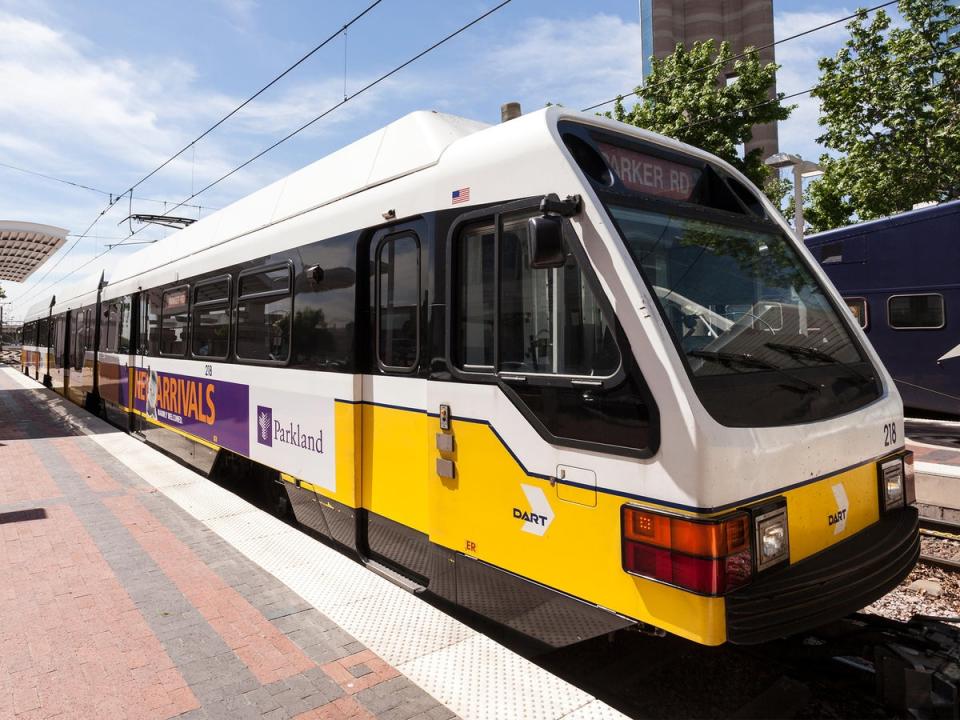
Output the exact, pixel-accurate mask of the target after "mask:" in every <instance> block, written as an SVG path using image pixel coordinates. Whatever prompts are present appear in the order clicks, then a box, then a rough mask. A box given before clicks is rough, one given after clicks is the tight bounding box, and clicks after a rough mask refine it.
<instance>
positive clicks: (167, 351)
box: [160, 286, 190, 357]
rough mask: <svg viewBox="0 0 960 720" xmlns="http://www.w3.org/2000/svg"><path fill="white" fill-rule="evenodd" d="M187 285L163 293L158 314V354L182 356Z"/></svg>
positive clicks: (183, 351)
mask: <svg viewBox="0 0 960 720" xmlns="http://www.w3.org/2000/svg"><path fill="white" fill-rule="evenodd" d="M189 291H190V289H189V288H188V287H187V286H183V287H178V288H172V289H170V290H167V291H166V292H164V293H163V305H162V306H163V312H162V314H161V316H160V354H161V355H176V356H179V357H182V356H183V354H184V353H185V352H186V349H187V319H188V317H189V315H188V312H187V297H188V293H189Z"/></svg>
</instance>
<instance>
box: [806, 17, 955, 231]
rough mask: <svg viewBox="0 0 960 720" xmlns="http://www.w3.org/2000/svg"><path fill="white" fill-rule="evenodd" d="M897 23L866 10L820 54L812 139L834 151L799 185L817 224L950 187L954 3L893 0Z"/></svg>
mask: <svg viewBox="0 0 960 720" xmlns="http://www.w3.org/2000/svg"><path fill="white" fill-rule="evenodd" d="M899 8H900V12H901V13H902V15H903V17H904V20H905V25H904V26H903V27H891V19H890V16H889V15H887V14H886V13H885V12H884V11H883V10H881V11H879V12H878V13H877V14H876V15H875V16H874V17H873V20H872V21H869V22H868V18H867V13H866V12H865V11H862V10H861V11H860V14H859V17H857V18H856V19H855V20H853V21H852V22H851V23H850V25H849V26H848V28H847V29H848V30H849V32H850V39H849V40H848V41H847V42H846V44H845V45H844V47H843V48H842V49H841V50H840V51H839V52H838V53H837V54H836V56H835V57H831V58H824V59H822V60H821V61H820V81H819V83H818V84H817V86H816V88H815V89H814V91H813V95H814V96H815V97H817V98H819V99H820V101H821V103H822V115H821V117H820V125H822V126H823V127H824V128H825V132H824V133H823V134H822V135H821V136H820V137H818V138H817V142H819V143H821V144H823V145H824V146H825V147H827V148H829V149H831V150H834V151H836V152H837V153H839V156H838V157H832V158H831V157H826V156H824V157H823V158H822V160H821V162H820V164H821V165H823V167H824V170H825V174H824V176H823V178H822V179H821V180H820V181H818V182H816V183H813V185H812V186H811V188H810V192H809V201H810V210H809V211H808V212H807V215H806V217H807V219H808V220H809V222H810V223H811V225H813V227H814V228H815V229H817V230H826V229H829V228H834V227H839V226H841V225H847V224H849V223H851V222H853V221H854V218H856V219H858V220H870V219H873V218H877V217H883V216H885V215H890V214H893V213H897V212H902V211H904V210H909V209H910V208H911V207H912V206H913V205H914V203H917V202H924V201H928V200H938V201H943V200H948V199H951V198H955V197H958V196H960V54H958V48H960V7H957V6H956V5H953V4H951V2H950V1H949V0H901V1H900V3H899Z"/></svg>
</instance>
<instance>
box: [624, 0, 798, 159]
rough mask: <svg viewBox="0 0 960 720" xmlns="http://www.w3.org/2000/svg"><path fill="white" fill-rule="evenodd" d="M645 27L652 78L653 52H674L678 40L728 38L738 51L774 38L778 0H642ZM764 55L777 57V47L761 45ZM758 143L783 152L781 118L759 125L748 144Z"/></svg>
mask: <svg viewBox="0 0 960 720" xmlns="http://www.w3.org/2000/svg"><path fill="white" fill-rule="evenodd" d="M640 27H641V33H642V43H641V50H642V52H643V58H644V61H643V75H644V78H646V77H647V76H648V75H649V73H650V56H651V55H653V56H655V57H663V56H665V55H669V54H670V53H672V52H673V50H674V48H675V47H676V46H677V43H683V44H684V45H685V46H687V47H689V46H691V45H693V43H695V42H699V41H702V40H709V39H711V38H712V39H714V40H716V41H717V42H718V43H719V42H722V41H724V40H726V41H728V42H729V43H730V46H731V49H732V50H733V52H734V53H735V54H736V53H740V52H743V50H744V49H745V48H747V47H750V46H752V47H760V46H762V45H767V44H769V43H772V42H773V0H640ZM760 59H761V61H763V62H764V63H770V62H773V61H774V52H773V48H772V47H768V48H765V49H764V50H761V51H760ZM731 70H732V68H731ZM774 92H776V89H775V88H774ZM755 147H761V148H763V156H764V157H767V156H768V155H772V154H774V153H776V152H778V150H779V143H778V141H777V125H776V123H768V124H766V125H758V126H757V127H755V128H754V129H753V141H752V142H750V143H749V144H748V145H747V148H746V149H747V151H748V152H749V151H750V150H752V149H753V148H755Z"/></svg>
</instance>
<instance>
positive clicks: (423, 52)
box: [118, 0, 512, 246]
mask: <svg viewBox="0 0 960 720" xmlns="http://www.w3.org/2000/svg"><path fill="white" fill-rule="evenodd" d="M510 2H512V0H503V1H502V2H501V3H500V4H498V5H496V6H494V7H493V8H491V9H490V10H487V11H486V12H485V13H483V14H482V15H480V16H478V17H476V18H474V19H473V20H471V21H470V22H468V23H467V24H466V25H462V26H461V27H460V28H458V29H457V30H455V31H453V32H452V33H450V34H449V35H447V36H446V37H444V38H443V39H441V40H438V41H437V42H435V43H434V44H433V45H431V46H430V47H428V48H426V49H425V50H421V51H420V52H419V53H417V54H416V55H414V56H413V57H411V58H410V59H408V60H406V61H405V62H403V63H401V64H400V65H397V66H396V67H394V68H393V69H392V70H390V71H389V72H386V73H384V74H383V75H381V76H380V77H378V78H377V79H376V80H373V81H372V82H369V83H367V84H366V85H364V86H363V87H362V88H360V89H359V90H357V91H356V92H355V93H353V94H352V95H348V96H347V97H345V98H344V99H343V100H341V101H339V102H337V103H334V104H333V105H331V106H330V107H329V108H327V109H326V110H324V111H323V112H322V113H320V114H319V115H317V116H316V117H315V118H313V119H312V120H309V121H308V122H306V123H304V124H303V125H301V126H300V127H298V128H297V129H296V130H293V131H292V132H290V133H288V134H287V135H284V136H283V137H282V138H280V139H279V140H277V141H276V142H274V143H273V144H272V145H269V146H268V147H266V148H264V149H263V150H261V151H260V152H258V153H257V154H256V155H254V156H253V157H251V158H250V159H249V160H246V161H244V162H242V163H241V164H240V165H237V166H236V167H235V168H233V169H232V170H230V171H229V172H227V173H225V174H223V175H221V176H220V177H219V178H217V179H216V180H214V181H213V182H211V183H209V184H208V185H206V186H205V187H203V188H201V189H200V190H197V191H196V192H195V193H193V194H192V195H190V196H189V197H188V198H186V199H185V200H184V201H183V202H188V201H189V200H192V199H193V198H195V197H197V195H200V194H201V193H204V192H206V191H207V190H209V189H210V188H212V187H213V186H215V185H218V184H219V183H221V182H223V181H224V180H226V179H227V178H228V177H230V176H231V175H233V174H234V173H237V172H239V171H240V170H242V169H243V168H245V167H247V166H248V165H250V163H252V162H255V161H256V160H259V159H260V158H261V157H263V156H264V155H266V154H267V153H268V152H270V151H271V150H274V149H275V148H277V147H278V146H280V145H281V144H283V143H285V142H286V141H287V140H289V139H290V138H292V137H294V136H295V135H298V134H299V133H301V132H303V131H304V130H306V129H307V128H308V127H310V126H311V125H313V124H314V123H316V122H317V121H319V120H322V119H323V118H325V117H326V116H327V115H329V114H330V113H332V112H333V111H334V110H336V109H337V108H340V107H342V106H343V105H346V104H347V103H348V102H350V101H351V100H353V99H354V98H356V97H357V96H359V95H362V94H363V93H365V92H366V91H367V90H370V89H371V88H373V87H374V86H376V85H379V84H380V83H381V82H383V81H384V80H386V79H387V78H389V77H391V76H392V75H395V74H396V73H398V72H400V71H401V70H403V69H404V68H405V67H407V66H408V65H410V64H412V63H414V62H416V61H417V60H419V59H420V58H422V57H423V56H424V55H426V54H427V53H430V52H433V51H434V50H436V49H437V48H438V47H440V46H441V45H443V44H444V43H446V42H448V41H449V40H452V39H453V38H455V37H456V36H457V35H460V34H461V33H463V32H465V31H466V30H468V29H470V28H471V27H473V26H474V25H476V24H477V23H479V22H481V21H482V20H484V19H486V18H487V17H488V16H490V15H492V14H493V13H495V12H497V10H499V9H500V8H502V7H504V6H505V5H509V4H510ZM178 207H180V205H175V206H174V207H172V208H170V210H168V211H167V212H165V213H164V214H165V215H166V214H167V213H169V212H173V211H174V210H176V209H177V208H178ZM137 232H139V230H136V231H134V232H133V233H131V234H130V235H129V237H133V236H134V235H136V234H137ZM119 245H123V243H119ZM119 245H118V246H119Z"/></svg>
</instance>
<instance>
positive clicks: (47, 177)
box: [0, 162, 219, 210]
mask: <svg viewBox="0 0 960 720" xmlns="http://www.w3.org/2000/svg"><path fill="white" fill-rule="evenodd" d="M0 167H3V168H6V169H8V170H15V171H16V172H21V173H24V174H26V175H33V176H35V177H39V178H44V179H45V180H50V181H52V182H58V183H62V184H64V185H72V186H73V187H75V188H79V189H81V190H89V191H90V192H95V193H98V194H100V195H104V196H106V197H110V198H112V197H113V195H114V193H112V192H109V191H107V190H102V189H100V188H95V187H91V186H90V185H85V184H83V183H80V182H76V181H74V180H66V179H64V178H60V177H56V176H55V175H48V174H47V173H42V172H38V171H36V170H30V169H29V168H25V167H20V166H19V165H11V164H10V163H6V162H0ZM133 199H134V200H139V201H141V202H152V203H157V204H158V205H166V204H168V203H171V202H173V201H172V200H157V199H155V198H148V197H141V196H140V195H135V196H134V197H133ZM185 207H192V208H197V209H199V210H218V209H219V208H213V207H207V206H206V205H202V206H201V205H186V206H185Z"/></svg>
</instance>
